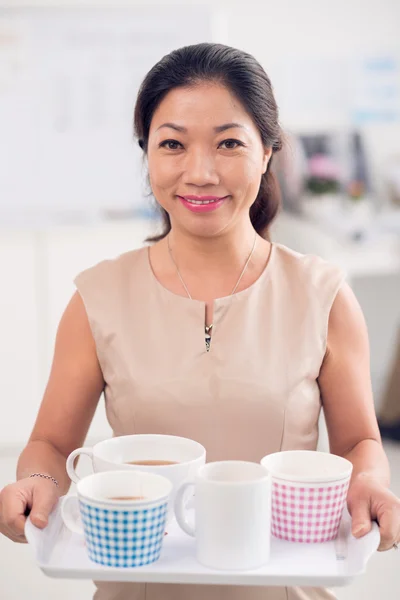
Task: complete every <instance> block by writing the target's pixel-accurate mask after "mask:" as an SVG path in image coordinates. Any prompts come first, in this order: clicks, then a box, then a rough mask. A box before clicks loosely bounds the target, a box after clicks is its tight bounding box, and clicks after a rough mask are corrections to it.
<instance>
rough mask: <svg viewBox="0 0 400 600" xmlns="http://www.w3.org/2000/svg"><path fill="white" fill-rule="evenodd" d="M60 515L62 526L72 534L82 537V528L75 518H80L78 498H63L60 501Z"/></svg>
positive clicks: (71, 496)
mask: <svg viewBox="0 0 400 600" xmlns="http://www.w3.org/2000/svg"><path fill="white" fill-rule="evenodd" d="M60 513H61V518H62V520H63V522H64V525H65V526H66V527H68V529H69V530H70V531H72V533H78V534H79V535H83V527H82V526H81V525H80V524H79V522H77V517H79V516H80V513H79V503H78V496H77V495H76V494H71V495H70V496H64V498H63V499H62V500H61V506H60Z"/></svg>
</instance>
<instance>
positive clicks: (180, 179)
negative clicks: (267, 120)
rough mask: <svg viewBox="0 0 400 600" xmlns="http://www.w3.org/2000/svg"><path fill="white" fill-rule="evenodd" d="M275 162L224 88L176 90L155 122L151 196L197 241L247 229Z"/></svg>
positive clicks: (162, 105) (151, 145)
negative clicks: (243, 224) (238, 228)
mask: <svg viewBox="0 0 400 600" xmlns="http://www.w3.org/2000/svg"><path fill="white" fill-rule="evenodd" d="M270 156H271V149H266V148H264V147H263V144H262V141H261V137H260V133H259V131H258V129H257V127H256V125H255V124H254V123H253V121H252V119H251V117H250V115H249V114H248V113H247V112H246V110H245V109H244V107H243V106H242V104H241V103H240V102H239V101H238V100H237V99H236V97H235V96H233V95H232V94H231V92H230V91H229V90H228V89H227V88H226V87H224V86H222V85H217V84H211V83H210V84H199V85H197V86H195V87H192V88H176V89H174V90H172V91H171V92H169V93H168V94H167V95H166V96H165V98H164V99H163V101H162V102H161V103H160V105H159V106H158V108H157V110H156V111H155V113H154V115H153V119H152V121H151V126H150V133H149V142H148V167H149V175H150V183H151V188H152V191H153V194H154V196H155V198H156V199H157V201H158V202H159V203H160V204H161V206H162V207H163V208H164V209H165V210H166V211H167V212H168V213H169V215H170V218H171V222H172V226H173V227H174V228H179V229H181V230H184V231H185V232H187V233H190V234H192V235H196V236H197V235H200V236H212V235H217V234H219V233H221V232H223V231H225V230H227V229H230V228H231V227H234V226H235V225H236V224H238V223H240V222H241V221H244V220H247V221H248V219H249V209H250V206H251V205H252V204H253V202H254V201H255V199H256V197H257V193H258V190H259V187H260V180H261V176H262V174H263V173H265V171H266V169H267V165H268V160H269V158H270Z"/></svg>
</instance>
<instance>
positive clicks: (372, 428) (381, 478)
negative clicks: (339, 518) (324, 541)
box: [318, 284, 400, 549]
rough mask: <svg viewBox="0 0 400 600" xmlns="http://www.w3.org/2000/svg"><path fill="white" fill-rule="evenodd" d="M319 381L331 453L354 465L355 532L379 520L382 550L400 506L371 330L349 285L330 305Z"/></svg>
mask: <svg viewBox="0 0 400 600" xmlns="http://www.w3.org/2000/svg"><path fill="white" fill-rule="evenodd" d="M318 382H319V386H320V390H321V397H322V403H323V407H324V412H325V417H326V423H327V428H328V435H329V442H330V450H331V452H332V453H333V454H338V455H339V456H343V457H345V458H347V459H348V460H350V461H351V462H352V463H353V475H352V479H351V484H350V489H349V496H348V505H349V510H350V512H351V514H352V517H353V532H354V533H356V530H358V533H360V534H364V533H366V532H367V531H368V529H369V527H370V520H371V518H372V519H377V520H378V521H379V524H380V526H381V538H382V543H381V549H383V548H384V546H386V545H388V544H389V543H390V540H392V539H393V540H394V539H395V538H396V537H397V535H398V530H399V526H400V505H399V501H398V500H397V499H396V498H395V496H394V495H393V494H391V492H389V490H388V487H389V483H390V472H389V465H388V461H387V458H386V455H385V452H384V450H383V447H382V443H381V438H380V433H379V428H378V424H377V420H376V416H375V409H374V402H373V397H372V388H371V379H370V365H369V343H368V334H367V328H366V324H365V321H364V317H363V314H362V311H361V308H360V306H359V304H358V302H357V300H356V298H355V296H354V294H353V292H352V290H351V289H350V287H349V286H348V285H347V284H346V285H344V286H342V288H341V289H340V291H339V293H338V294H337V297H336V299H335V301H334V303H333V306H332V310H331V313H330V317H329V328H328V340H327V349H326V354H325V358H324V361H323V365H322V368H321V371H320V375H319V379H318ZM378 505H379V506H378ZM392 513H393V515H392ZM367 521H368V522H367ZM392 544H393V541H392V542H391V545H392Z"/></svg>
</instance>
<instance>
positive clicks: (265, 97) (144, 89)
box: [134, 43, 282, 242]
mask: <svg viewBox="0 0 400 600" xmlns="http://www.w3.org/2000/svg"><path fill="white" fill-rule="evenodd" d="M204 82H215V83H219V84H221V85H224V86H225V87H226V88H227V89H229V90H230V92H231V93H232V94H234V95H235V96H236V97H237V98H238V100H239V101H240V102H241V103H242V105H243V106H244V108H245V109H246V110H247V112H248V113H249V115H250V116H251V117H252V119H253V121H254V123H255V125H256V126H257V128H258V130H259V132H260V135H261V140H262V143H263V145H264V147H265V148H272V155H271V158H270V160H269V163H268V168H267V171H266V172H265V174H264V175H263V176H262V178H261V184H260V189H259V191H258V194H257V197H256V199H255V201H254V203H253V205H252V206H251V208H250V219H251V222H252V224H253V227H254V229H255V230H256V231H257V233H259V234H260V235H262V236H264V237H266V236H267V235H268V226H269V225H270V223H271V222H272V220H273V219H274V217H275V215H276V214H277V212H278V209H279V205H280V190H279V185H278V183H277V180H276V179H275V176H274V174H273V173H272V172H271V165H272V158H273V155H274V153H275V152H279V150H281V148H282V131H281V128H280V125H279V115H278V107H277V104H276V102H275V98H274V94H273V91H272V86H271V82H270V80H269V78H268V75H267V74H266V72H265V71H264V69H263V68H262V66H261V65H260V63H259V62H258V61H257V60H256V59H255V58H254V57H253V56H252V55H251V54H247V53H246V52H243V51H242V50H238V49H236V48H231V47H230V46H224V45H222V44H211V43H203V44H195V45H193V46H184V47H183V48H179V49H177V50H174V51H173V52H171V53H170V54H167V55H166V56H164V57H163V58H162V59H161V60H160V61H159V62H158V63H157V64H156V65H154V67H153V68H152V69H151V70H150V71H149V72H148V74H147V75H146V77H145V79H144V80H143V82H142V84H141V86H140V89H139V93H138V97H137V101H136V106H135V115H134V133H135V136H136V137H137V138H138V142H139V145H140V147H141V148H142V150H143V152H144V153H145V154H146V153H147V147H148V139H149V131H150V124H151V120H152V118H153V115H154V112H155V111H156V109H157V107H158V106H159V104H160V102H161V101H162V100H163V98H164V97H165V96H166V95H167V94H168V92H170V91H171V90H173V89H175V88H178V87H190V86H194V85H196V84H199V83H204ZM160 209H161V214H162V219H163V230H162V232H161V233H160V234H159V235H157V236H154V237H150V238H148V241H153V242H155V241H158V240H161V239H162V238H164V237H165V236H166V235H168V233H169V231H170V230H171V221H170V218H169V215H168V213H167V212H166V211H165V210H164V209H163V208H161V207H160Z"/></svg>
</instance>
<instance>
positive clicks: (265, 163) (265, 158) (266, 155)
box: [262, 148, 272, 175]
mask: <svg viewBox="0 0 400 600" xmlns="http://www.w3.org/2000/svg"><path fill="white" fill-rule="evenodd" d="M271 156H272V148H266V149H265V151H264V156H263V165H262V173H263V175H264V173H265V172H266V170H267V167H268V163H269V161H270V158H271Z"/></svg>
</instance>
